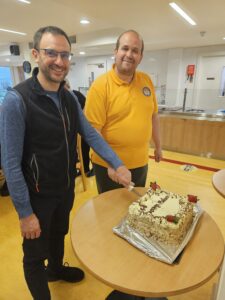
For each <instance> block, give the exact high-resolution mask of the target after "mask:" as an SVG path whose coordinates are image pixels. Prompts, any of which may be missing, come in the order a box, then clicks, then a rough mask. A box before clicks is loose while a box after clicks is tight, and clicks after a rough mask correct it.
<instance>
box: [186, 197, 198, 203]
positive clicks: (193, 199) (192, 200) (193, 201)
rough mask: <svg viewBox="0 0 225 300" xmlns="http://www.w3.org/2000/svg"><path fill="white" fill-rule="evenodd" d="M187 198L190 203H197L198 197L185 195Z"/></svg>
mask: <svg viewBox="0 0 225 300" xmlns="http://www.w3.org/2000/svg"><path fill="white" fill-rule="evenodd" d="M187 196H188V201H189V202H192V203H197V201H198V197H197V196H194V195H187Z"/></svg>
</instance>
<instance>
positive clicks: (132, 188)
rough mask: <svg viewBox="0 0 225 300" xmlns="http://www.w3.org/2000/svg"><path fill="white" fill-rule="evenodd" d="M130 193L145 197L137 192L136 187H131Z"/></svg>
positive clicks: (129, 188)
mask: <svg viewBox="0 0 225 300" xmlns="http://www.w3.org/2000/svg"><path fill="white" fill-rule="evenodd" d="M128 191H129V192H133V193H134V194H135V195H137V196H139V197H142V196H143V195H141V194H140V193H139V192H138V191H137V190H136V188H135V187H134V185H129V187H128Z"/></svg>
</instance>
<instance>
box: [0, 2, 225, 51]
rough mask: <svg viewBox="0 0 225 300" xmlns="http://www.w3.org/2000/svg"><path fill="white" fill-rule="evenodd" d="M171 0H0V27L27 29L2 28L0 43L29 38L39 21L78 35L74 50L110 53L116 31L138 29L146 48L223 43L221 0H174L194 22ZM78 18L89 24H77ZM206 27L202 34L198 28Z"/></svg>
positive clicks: (224, 10) (224, 6)
mask: <svg viewBox="0 0 225 300" xmlns="http://www.w3.org/2000/svg"><path fill="white" fill-rule="evenodd" d="M169 2H170V1H169V0H139V1H138V0H79V1H78V0H31V4H29V5H26V4H23V3H21V2H18V1H17V0H0V28H7V29H11V30H16V31H21V32H25V33H27V35H26V36H20V35H15V34H10V33H5V32H1V31H0V45H3V44H10V43H22V42H31V41H32V37H33V34H34V32H35V31H36V30H37V29H38V28H39V27H42V26H46V25H56V26H58V27H61V28H62V29H64V30H65V31H66V33H67V34H68V35H69V36H71V35H76V36H77V44H74V45H73V47H72V51H73V52H74V54H75V55H79V51H81V50H83V51H85V52H86V54H87V55H104V54H111V53H112V52H113V48H114V45H115V41H116V38H117V37H118V35H119V34H120V33H121V32H123V31H124V30H127V29H135V30H137V31H138V32H139V33H140V34H141V35H142V36H143V38H144V42H145V49H147V50H156V49H166V48H176V47H195V46H206V45H219V44H224V47H225V40H223V37H225V17H224V13H225V0H213V1H211V0H179V1H176V3H177V4H179V5H180V6H181V7H182V8H183V9H184V10H185V11H186V12H188V13H189V15H190V16H191V17H192V18H193V19H194V21H195V22H196V23H197V26H191V25H189V24H188V23H187V22H186V21H185V20H183V19H182V18H181V17H180V16H179V15H177V14H176V13H175V11H173V9H172V8H171V7H170V6H169V5H168V3H169ZM82 17H86V18H88V19H89V20H90V22H91V23H90V24H89V25H81V24H80V23H79V21H80V19H81V18H82ZM201 32H205V34H204V36H202V35H201V34H200V33H201Z"/></svg>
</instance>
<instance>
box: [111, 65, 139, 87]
mask: <svg viewBox="0 0 225 300" xmlns="http://www.w3.org/2000/svg"><path fill="white" fill-rule="evenodd" d="M110 72H111V76H112V79H113V81H114V82H115V83H116V84H117V85H119V86H120V85H129V84H131V83H132V82H134V80H135V78H136V72H135V73H134V77H133V79H132V81H131V82H130V83H128V82H126V81H124V80H122V79H120V78H119V76H118V75H117V74H116V71H115V64H113V67H112V70H111V71H110Z"/></svg>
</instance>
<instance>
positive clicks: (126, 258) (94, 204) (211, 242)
mask: <svg viewBox="0 0 225 300" xmlns="http://www.w3.org/2000/svg"><path fill="white" fill-rule="evenodd" d="M138 191H139V192H140V193H143V194H144V192H145V191H146V189H144V188H138ZM136 199H137V196H136V195H135V194H133V193H132V192H128V191H127V190H126V189H118V190H114V191H110V192H107V193H104V194H101V195H99V196H97V197H96V198H94V199H91V200H89V201H87V202H86V203H85V204H84V205H83V206H82V207H81V208H80V209H79V211H78V212H77V214H76V216H75V218H74V220H73V223H72V230H71V240H72V245H73V248H74V251H75V253H76V255H77V257H78V259H79V260H80V261H81V263H82V264H83V265H84V266H85V267H86V269H87V270H88V271H89V272H90V273H92V274H93V275H94V276H95V277H97V278H98V279H99V280H101V281H103V282H104V283H106V284H107V285H109V286H111V287H112V288H114V289H116V290H119V291H121V292H125V293H128V294H132V295H137V296H143V297H163V296H171V295H178V294H181V293H185V292H188V291H190V290H192V289H194V288H197V287H199V286H200V285H202V284H204V283H205V282H207V281H208V280H209V279H210V278H211V277H212V276H213V275H214V274H215V273H216V272H217V270H218V269H219V267H220V265H221V263H222V260H223V255H224V240H223V236H222V234H221V232H220V230H219V228H218V227H217V225H216V223H215V222H214V221H213V219H212V218H211V217H210V216H209V215H208V214H207V213H205V212H204V213H203V215H202V216H201V218H200V220H199V223H198V224H197V226H196V230H195V232H194V236H193V238H192V239H191V241H190V242H189V244H188V245H187V246H186V248H185V250H184V253H183V255H182V258H181V260H180V262H179V264H174V265H168V264H166V263H163V262H160V261H158V260H156V259H153V258H150V257H148V256H147V255H145V254H144V253H143V252H141V251H140V250H138V249H136V248H135V247H133V246H132V245H130V244H129V243H128V242H127V241H125V240H124V239H122V238H120V237H118V236H117V235H116V234H114V233H113V231H112V228H113V227H114V226H116V225H118V224H119V223H120V221H121V219H122V218H123V217H124V216H125V215H126V213H127V209H128V206H129V204H130V203H131V202H132V201H134V200H136Z"/></svg>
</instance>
